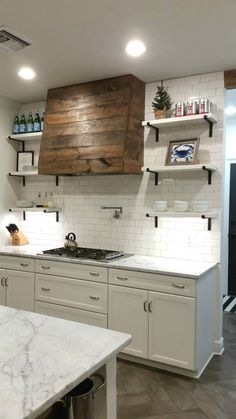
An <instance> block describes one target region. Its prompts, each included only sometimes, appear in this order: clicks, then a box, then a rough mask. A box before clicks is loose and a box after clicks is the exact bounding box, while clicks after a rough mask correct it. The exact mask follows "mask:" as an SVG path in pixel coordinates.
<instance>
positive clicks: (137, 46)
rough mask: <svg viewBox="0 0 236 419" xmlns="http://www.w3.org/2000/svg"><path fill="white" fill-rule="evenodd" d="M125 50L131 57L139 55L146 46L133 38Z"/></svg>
mask: <svg viewBox="0 0 236 419" xmlns="http://www.w3.org/2000/svg"><path fill="white" fill-rule="evenodd" d="M125 51H126V52H127V54H129V55H131V57H139V55H142V54H143V53H144V52H145V51H146V47H145V45H144V43H143V42H141V41H138V40H134V41H130V42H129V43H128V45H127V47H126V49H125Z"/></svg>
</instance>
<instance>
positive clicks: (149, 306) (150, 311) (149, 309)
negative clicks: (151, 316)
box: [148, 301, 152, 313]
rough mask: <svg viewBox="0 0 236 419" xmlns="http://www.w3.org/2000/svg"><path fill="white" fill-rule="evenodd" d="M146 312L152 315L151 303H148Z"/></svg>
mask: <svg viewBox="0 0 236 419" xmlns="http://www.w3.org/2000/svg"><path fill="white" fill-rule="evenodd" d="M148 311H149V313H152V301H150V302H149V304H148Z"/></svg>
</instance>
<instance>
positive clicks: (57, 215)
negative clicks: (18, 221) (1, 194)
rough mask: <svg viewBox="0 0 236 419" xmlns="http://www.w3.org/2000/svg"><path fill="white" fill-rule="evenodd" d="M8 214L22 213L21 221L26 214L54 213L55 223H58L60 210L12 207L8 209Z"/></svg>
mask: <svg viewBox="0 0 236 419" xmlns="http://www.w3.org/2000/svg"><path fill="white" fill-rule="evenodd" d="M9 212H22V214H23V220H25V219H26V215H25V213H26V212H44V213H45V214H50V213H54V212H55V213H56V221H59V212H60V208H54V207H52V208H43V207H42V208H41V207H39V208H38V207H24V208H20V207H14V208H9Z"/></svg>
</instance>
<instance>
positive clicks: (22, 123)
mask: <svg viewBox="0 0 236 419" xmlns="http://www.w3.org/2000/svg"><path fill="white" fill-rule="evenodd" d="M24 132H26V119H25V114H24V113H23V114H22V115H21V117H20V134H22V133H24Z"/></svg>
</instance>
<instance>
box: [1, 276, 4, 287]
mask: <svg viewBox="0 0 236 419" xmlns="http://www.w3.org/2000/svg"><path fill="white" fill-rule="evenodd" d="M4 279H5V278H4V276H3V277H2V278H1V285H2V286H3V287H4V286H5V284H4Z"/></svg>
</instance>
